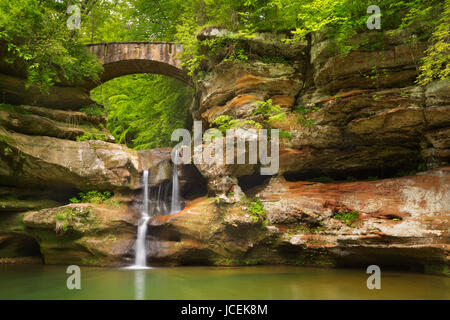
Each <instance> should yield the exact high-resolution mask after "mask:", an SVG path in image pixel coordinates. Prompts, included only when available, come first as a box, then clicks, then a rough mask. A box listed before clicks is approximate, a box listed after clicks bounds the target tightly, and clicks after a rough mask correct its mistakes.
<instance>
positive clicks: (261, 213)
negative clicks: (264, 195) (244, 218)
mask: <svg viewBox="0 0 450 320" xmlns="http://www.w3.org/2000/svg"><path fill="white" fill-rule="evenodd" d="M241 202H242V204H243V205H244V206H245V208H246V209H245V210H246V211H247V212H248V213H249V214H250V216H251V217H252V219H253V221H254V222H258V221H261V223H262V228H264V227H265V226H266V225H267V223H268V221H267V216H266V210H265V209H264V205H263V203H262V202H261V200H260V199H259V198H257V197H253V198H247V197H245V198H243V199H242V200H241Z"/></svg>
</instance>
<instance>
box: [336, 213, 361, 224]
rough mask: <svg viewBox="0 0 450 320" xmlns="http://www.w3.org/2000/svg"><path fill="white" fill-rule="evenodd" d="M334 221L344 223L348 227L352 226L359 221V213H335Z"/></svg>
mask: <svg viewBox="0 0 450 320" xmlns="http://www.w3.org/2000/svg"><path fill="white" fill-rule="evenodd" d="M333 218H334V219H338V220H342V221H344V222H345V223H346V224H347V225H348V226H351V225H352V224H353V223H354V222H356V221H357V220H359V212H358V211H353V212H335V213H334V215H333Z"/></svg>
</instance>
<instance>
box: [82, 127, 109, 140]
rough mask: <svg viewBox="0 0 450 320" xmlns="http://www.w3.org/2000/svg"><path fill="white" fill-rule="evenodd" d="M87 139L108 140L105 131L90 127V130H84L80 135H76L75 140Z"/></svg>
mask: <svg viewBox="0 0 450 320" xmlns="http://www.w3.org/2000/svg"><path fill="white" fill-rule="evenodd" d="M89 140H100V141H106V140H108V135H107V134H106V133H105V132H102V131H100V130H99V129H97V128H91V129H90V131H86V132H85V133H83V134H82V135H81V136H78V137H77V141H78V142H80V141H89Z"/></svg>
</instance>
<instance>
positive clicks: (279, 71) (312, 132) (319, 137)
mask: <svg viewBox="0 0 450 320" xmlns="http://www.w3.org/2000/svg"><path fill="white" fill-rule="evenodd" d="M213 31H214V30H209V29H208V30H205V31H204V32H203V33H201V34H200V35H199V38H201V39H204V38H213V37H214V36H212V35H216V37H217V36H220V35H221V32H222V33H223V31H220V30H216V32H213ZM379 35H380V34H379V33H377V34H371V33H369V34H366V35H361V38H362V37H363V36H365V37H367V38H368V39H369V40H368V42H369V43H370V41H372V40H373V39H372V38H375V37H378V36H379ZM412 37H413V34H412V33H410V32H407V31H401V32H397V33H393V34H391V33H387V32H386V33H385V34H383V40H382V41H381V42H382V43H381V46H380V47H381V49H377V50H371V51H366V50H356V51H352V52H351V53H349V54H339V53H336V48H333V46H332V43H331V42H330V41H329V40H327V39H325V38H323V37H321V36H318V35H314V36H313V37H312V39H311V40H310V42H309V43H308V44H298V45H295V46H288V45H285V46H282V45H281V44H280V42H279V41H278V42H276V41H275V40H273V39H265V38H264V37H262V36H259V37H256V40H241V41H240V42H238V44H237V45H236V46H238V47H240V48H244V49H245V50H246V51H245V52H246V54H248V59H247V60H245V59H244V60H242V61H230V59H225V60H220V59H221V57H220V56H219V57H217V54H216V56H215V57H214V58H215V59H216V60H218V61H220V62H218V63H217V64H216V65H214V66H211V67H210V68H209V69H208V70H209V71H208V72H206V74H205V75H204V76H203V79H202V80H200V81H199V84H198V86H199V91H200V92H201V98H200V107H199V109H198V112H197V114H196V116H197V117H198V119H201V120H202V121H203V123H204V124H206V127H209V126H211V125H212V126H214V124H213V123H214V120H215V119H217V118H218V117H219V116H221V115H227V116H230V117H231V118H232V119H237V120H240V121H247V122H248V121H256V122H259V123H260V124H262V125H263V126H266V127H267V123H265V122H264V119H263V118H262V117H261V115H257V114H256V113H255V110H256V108H257V106H258V103H259V102H261V101H266V100H268V99H271V100H272V104H273V105H279V106H280V107H281V108H282V111H283V112H284V113H285V114H286V119H284V120H280V121H271V122H270V127H272V128H279V129H282V130H284V131H285V132H289V135H288V137H283V138H282V139H281V143H280V170H279V173H280V174H286V175H287V176H296V177H298V178H301V177H303V178H310V177H317V176H331V177H334V178H344V179H345V177H347V176H352V177H358V178H367V177H368V176H386V175H387V176H389V175H392V174H393V173H395V172H397V171H399V170H409V171H411V170H417V168H418V167H420V168H422V169H423V168H425V167H428V168H437V167H440V166H444V165H447V164H448V162H449V159H450V157H449V156H450V150H449V144H448V137H449V129H448V127H449V124H450V118H449V117H450V112H449V110H450V109H449V106H450V91H449V90H450V83H449V81H437V82H433V83H431V84H429V85H428V86H427V87H420V86H417V85H415V79H416V77H417V75H418V71H417V65H418V63H419V60H420V58H422V57H423V56H424V51H425V49H426V47H427V44H426V43H423V42H413V43H412V44H405V39H408V38H412ZM378 39H379V37H378ZM274 41H275V42H274ZM356 41H358V39H355V42H356ZM274 43H276V44H278V46H279V47H278V50H277V53H276V54H274V53H273V52H272V51H273V48H274V46H275V44H274ZM256 44H258V45H256ZM292 52H295V55H292ZM219 55H220V54H219ZM274 56H275V58H274ZM257 168H258V166H256V165H255V166H253V168H247V169H246V170H240V171H238V172H230V170H228V172H227V170H222V171H223V172H222V173H223V174H222V176H223V177H220V178H221V179H222V180H228V181H235V180H236V178H239V177H240V176H243V175H249V174H252V173H256V172H257ZM200 171H201V172H202V174H204V176H208V174H210V172H213V171H219V172H220V170H217V169H216V168H211V169H208V168H207V169H205V170H203V171H202V168H200ZM249 171H250V173H249ZM216 180H219V177H217V176H216ZM231 187H232V183H231V182H230V183H228V186H227V188H228V189H230V188H231ZM210 189H211V191H212V192H213V193H220V192H222V190H218V189H217V190H216V189H215V188H214V187H213V186H211V188H210ZM222 189H223V188H222Z"/></svg>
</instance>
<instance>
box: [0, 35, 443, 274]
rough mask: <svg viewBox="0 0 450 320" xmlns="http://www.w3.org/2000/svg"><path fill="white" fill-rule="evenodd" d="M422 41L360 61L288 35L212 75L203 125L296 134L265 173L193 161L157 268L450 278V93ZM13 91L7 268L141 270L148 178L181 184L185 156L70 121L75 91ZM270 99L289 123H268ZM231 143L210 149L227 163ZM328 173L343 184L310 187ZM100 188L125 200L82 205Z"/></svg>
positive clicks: (155, 229)
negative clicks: (265, 105) (178, 159)
mask: <svg viewBox="0 0 450 320" xmlns="http://www.w3.org/2000/svg"><path fill="white" fill-rule="evenodd" d="M221 35H222V36H229V33H227V32H224V31H223V30H215V28H210V29H207V30H205V31H204V32H203V33H201V34H199V39H212V38H214V37H217V36H221ZM362 36H363V35H361V37H362ZM367 36H368V37H369V40H370V38H371V37H372V36H373V35H372V34H369V35H367ZM410 37H412V34H411V33H408V32H406V33H405V31H403V33H397V34H394V35H392V34H389V35H388V34H385V35H384V40H383V44H382V46H381V47H380V48H378V49H376V50H371V51H363V50H356V51H353V52H351V53H349V54H338V53H336V51H335V50H333V47H332V46H331V43H330V41H329V40H327V39H325V38H323V37H321V36H318V35H314V36H312V38H311V39H310V40H309V41H308V42H305V43H300V44H295V45H286V44H283V43H282V42H281V38H283V36H282V35H270V34H257V36H256V37H255V38H252V39H238V41H237V42H234V43H233V45H234V46H235V47H236V48H241V49H243V50H244V52H245V54H246V55H247V59H243V58H241V59H239V58H236V57H234V58H230V56H227V52H228V53H229V52H230V51H229V50H228V49H227V48H218V49H217V50H216V51H215V54H214V55H212V56H211V60H210V61H208V62H207V63H205V66H203V67H204V68H203V71H202V72H201V73H199V74H198V75H197V76H198V79H197V83H196V86H197V97H198V101H199V104H198V106H197V108H194V111H193V118H194V120H200V121H201V122H202V123H203V128H204V129H207V128H209V127H211V126H212V127H214V126H216V125H217V124H215V120H216V119H217V118H218V117H219V116H228V117H229V118H228V119H232V120H237V121H239V122H240V123H241V124H243V127H242V128H244V129H248V128H253V127H256V125H255V124H259V127H265V128H278V129H281V130H282V132H285V133H288V134H284V135H283V136H282V137H281V138H280V149H279V151H280V154H279V156H280V157H279V158H280V163H279V170H278V172H277V173H275V174H274V175H273V176H261V175H260V174H259V173H260V168H261V166H262V164H261V163H259V162H258V163H256V164H248V162H247V164H239V165H238V164H231V165H230V164H223V165H217V164H215V163H210V164H208V163H204V162H202V163H196V164H190V165H184V166H179V167H178V170H179V174H180V188H181V194H182V196H184V197H185V198H186V199H187V200H191V201H187V206H186V208H185V209H184V210H183V211H181V212H180V213H178V214H175V215H172V216H160V217H155V218H153V219H152V220H151V221H150V224H149V230H148V243H147V244H148V247H149V249H150V250H149V252H148V258H149V261H151V262H152V263H159V264H163V265H167V264H169V265H182V264H214V265H241V264H260V263H267V264H269V263H270V264H272V263H286V264H296V265H313V266H360V265H368V264H377V265H383V266H384V265H386V266H399V267H411V268H414V269H416V270H423V271H429V272H436V273H440V274H446V273H448V265H449V258H448V257H449V254H448V252H449V251H448V250H449V245H448V244H449V219H448V217H449V214H450V212H449V208H450V195H449V193H450V187H449V185H450V176H449V175H450V169H449V167H448V164H449V159H450V138H449V132H450V129H449V124H450V112H449V105H450V85H449V82H448V81H435V82H433V83H431V84H429V85H428V86H426V87H420V86H417V85H416V84H415V78H416V76H417V74H418V72H417V65H418V61H419V59H420V58H421V57H422V56H423V54H424V50H425V48H426V44H425V43H420V42H415V43H414V44H411V45H406V44H405V41H404V40H405V39H408V38H410ZM356 40H358V39H355V41H356ZM369 42H370V41H369ZM2 79H3V80H2ZM14 81H15V80H14V79H10V78H7V79H6V78H1V77H0V89H2V90H3V88H5V89H4V91H5V94H6V95H7V96H8V97H9V100H10V101H13V100H14V99H10V98H11V97H12V98H14V97H17V99H16V100H14V101H16V103H17V105H15V106H14V108H13V109H11V108H8V107H2V108H0V262H14V261H16V262H36V261H43V262H45V263H57V264H65V263H71V264H72V263H74V264H91V265H123V264H126V263H130V261H129V260H130V258H131V256H132V254H133V243H134V239H135V236H136V234H135V233H136V221H137V219H138V214H137V213H139V210H140V202H139V201H138V200H137V199H139V198H140V191H141V190H140V188H142V185H141V182H140V176H141V173H142V171H143V170H148V171H149V175H150V178H149V183H150V185H151V187H158V186H161V184H163V183H165V182H167V181H168V180H170V179H171V176H172V164H171V161H170V152H171V150H170V149H168V148H165V149H155V150H145V151H139V152H138V151H134V150H130V149H128V148H126V147H125V146H122V145H119V144H115V143H114V141H113V138H112V137H111V135H110V134H109V133H108V132H107V131H106V130H105V129H104V119H102V118H101V117H96V116H89V115H87V114H85V113H82V112H79V111H76V110H71V109H72V108H73V105H72V106H71V102H70V101H69V100H67V101H65V100H64V99H66V98H67V95H68V93H65V92H68V91H67V90H69V91H70V90H72V89H75V88H72V89H71V88H69V87H64V89H63V90H62V89H61V88H55V89H54V90H56V91H58V92H56V91H55V92H53V93H51V94H50V96H43V97H40V98H39V99H41V100H39V99H38V98H36V97H38V96H39V95H36V94H33V95H30V96H33V99H32V100H33V101H28V100H27V99H26V98H27V97H26V95H25V94H23V90H22V89H20V87H19V84H18V83H17V82H14ZM60 89H61V90H62V91H61V90H60ZM60 91H61V92H63V91H64V93H61V92H60ZM84 94H86V93H84ZM61 95H62V96H61ZM74 96H75V98H76V100H77V101H78V102H79V101H81V100H83V99H84V100H83V101H87V102H86V103H88V100H89V99H88V96H87V95H83V94H81V96H80V95H74ZM30 99H31V98H30ZM36 99H37V100H36ZM67 99H68V98H67ZM80 99H81V100H80ZM269 99H270V100H272V105H273V106H277V105H278V106H279V107H280V110H281V111H280V112H282V113H284V114H285V117H284V118H282V119H281V118H278V119H275V120H273V121H268V119H267V115H266V116H264V115H262V114H261V113H258V112H255V111H256V110H257V108H258V107H260V105H261V102H262V101H267V100H269ZM36 101H37V102H36ZM64 101H65V103H64ZM21 103H27V104H35V105H36V104H37V105H40V106H28V105H21ZM75 109H76V108H75ZM83 137H84V138H83ZM86 137H88V138H86ZM89 137H90V138H89ZM85 138H86V139H85ZM248 138H249V140H251V139H254V136H252V135H251V134H249V136H248ZM99 139H100V140H103V141H99ZM82 140H85V141H82ZM224 142H225V139H224V138H223V139H220V138H216V139H214V140H212V141H210V142H203V145H202V147H203V149H204V150H206V151H211V152H212V153H214V149H215V146H216V145H217V144H218V143H224ZM233 146H235V145H233ZM241 152H243V153H244V155H245V156H248V154H249V148H245V149H244V151H242V150H241ZM238 155H239V154H235V156H238ZM194 158H195V156H194ZM417 171H424V172H420V173H418V174H417ZM405 175H406V176H405ZM401 176H403V177H401ZM394 177H397V178H394ZM313 178H315V179H313ZM317 178H320V179H319V180H322V181H333V179H334V180H335V181H334V182H331V183H319V182H311V180H316V181H317ZM305 180H310V181H305ZM336 180H338V181H336ZM369 180H374V181H369ZM339 181H340V182H339ZM206 187H207V190H205V188H206ZM89 190H98V191H111V192H113V193H114V198H113V199H114V201H112V202H111V203H109V204H108V203H104V204H69V198H70V197H72V196H74V195H76V194H77V193H78V192H79V191H89ZM206 193H207V196H206ZM186 199H185V200H186Z"/></svg>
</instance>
